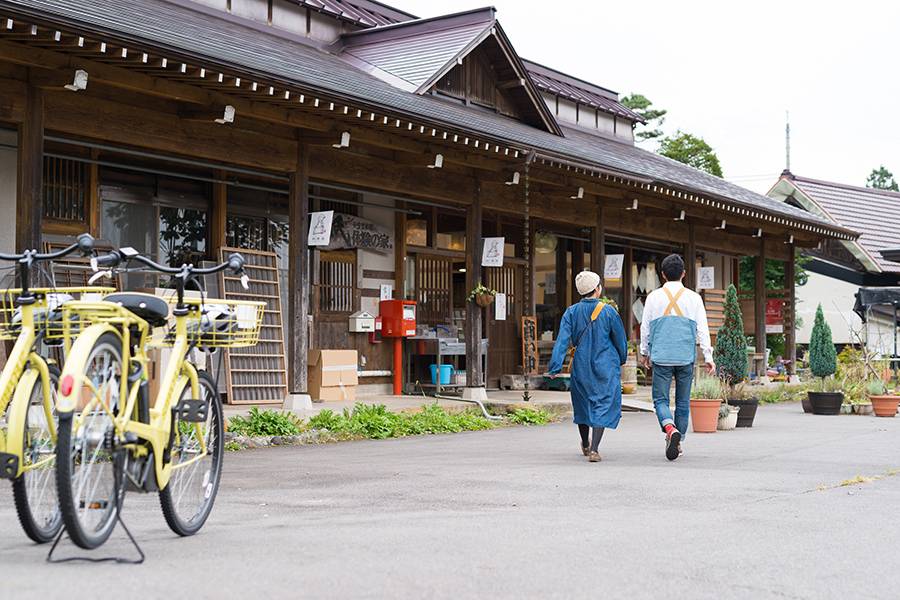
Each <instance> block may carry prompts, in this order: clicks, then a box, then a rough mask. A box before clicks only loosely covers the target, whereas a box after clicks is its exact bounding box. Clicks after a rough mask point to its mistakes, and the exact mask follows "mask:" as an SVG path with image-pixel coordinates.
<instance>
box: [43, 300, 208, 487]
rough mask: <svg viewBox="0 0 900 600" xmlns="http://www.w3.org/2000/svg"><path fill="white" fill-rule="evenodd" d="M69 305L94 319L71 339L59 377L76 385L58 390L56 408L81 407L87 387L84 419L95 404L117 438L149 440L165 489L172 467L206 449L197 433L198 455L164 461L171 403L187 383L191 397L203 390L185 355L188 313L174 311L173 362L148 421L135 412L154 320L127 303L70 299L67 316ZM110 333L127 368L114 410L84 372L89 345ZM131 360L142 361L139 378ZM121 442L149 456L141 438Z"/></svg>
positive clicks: (169, 435) (133, 451)
mask: <svg viewBox="0 0 900 600" xmlns="http://www.w3.org/2000/svg"><path fill="white" fill-rule="evenodd" d="M67 311H72V312H77V313H78V314H79V315H82V316H85V317H86V318H88V319H90V320H91V321H94V322H95V324H94V325H91V326H90V327H88V328H87V329H86V330H84V331H82V332H81V334H80V335H79V336H78V338H77V339H76V340H75V343H74V344H73V345H72V350H71V353H70V356H69V358H68V359H67V360H66V366H65V368H64V369H63V374H62V378H61V380H64V379H65V378H66V377H67V376H71V377H72V378H73V380H72V381H73V385H72V386H71V389H69V390H68V391H69V393H68V394H65V393H64V391H66V390H60V393H59V397H58V401H57V411H58V412H59V414H60V415H63V414H64V413H72V412H74V411H75V410H77V409H78V404H79V402H80V401H81V400H82V399H83V394H84V390H88V391H89V392H90V398H89V399H88V401H87V402H86V403H85V404H84V406H83V408H82V409H81V414H82V417H81V418H82V419H83V415H85V414H88V413H89V412H90V411H91V410H93V409H95V408H100V409H102V410H104V411H106V412H107V414H109V415H110V417H111V418H112V419H113V422H114V423H115V435H116V439H117V440H119V441H120V442H121V441H123V440H126V439H127V435H126V434H128V433H132V434H134V435H135V436H137V438H139V440H142V441H144V442H149V444H150V449H151V450H152V451H153V460H154V470H155V475H156V483H157V485H158V486H159V489H164V488H165V487H166V485H167V484H168V482H169V479H170V478H171V474H172V469H173V468H182V467H185V466H188V465H190V464H191V463H193V462H196V461H197V460H200V459H201V458H204V457H205V456H206V455H207V449H206V441H205V439H203V436H200V435H198V439H199V442H200V446H201V447H200V449H201V452H200V453H199V454H198V455H197V456H196V457H194V458H192V459H191V460H189V461H185V462H183V463H179V464H178V465H175V466H173V465H172V464H170V463H167V462H165V461H164V457H165V456H166V450H167V449H168V447H169V444H170V442H171V438H172V433H173V432H172V407H173V403H174V402H176V401H177V400H178V399H179V398H180V397H181V394H182V392H183V391H184V388H185V387H186V386H187V385H190V386H191V394H192V397H194V398H197V397H199V394H200V384H199V379H198V375H197V369H196V367H194V365H193V364H191V362H190V361H189V360H187V358H188V353H189V352H190V350H191V345H190V343H189V341H188V334H187V316H188V315H187V313H186V312H185V313H184V314H179V313H178V311H177V310H176V311H175V341H174V345H173V346H172V350H171V355H170V358H169V363H168V365H167V366H166V371H165V373H164V374H163V378H162V383H161V386H160V389H159V392H158V394H157V396H156V398H155V402H154V403H153V407H152V408H150V411H149V412H150V419H149V423H142V422H141V421H139V420H138V418H137V416H136V415H137V408H138V395H139V393H140V387H141V386H140V382H141V381H147V380H148V376H147V371H148V369H147V367H148V366H149V364H150V358H149V357H148V356H147V352H146V348H147V344H148V341H149V337H150V325H149V324H148V323H147V322H146V321H145V320H143V319H141V318H140V317H138V316H137V315H135V314H133V313H131V312H130V311H128V310H127V309H125V308H122V307H120V306H117V305H115V304H112V303H85V302H71V303H67V304H66V305H65V306H64V307H63V314H64V320H65V321H66V322H68V320H69V319H68V318H67V317H66V312H67ZM132 330H136V332H137V338H138V339H137V340H133V339H132ZM106 333H113V334H114V335H116V336H118V337H119V338H120V339H121V341H122V369H123V373H121V375H120V389H119V399H122V398H124V399H125V402H124V403H121V402H120V403H119V407H118V410H117V411H116V414H114V413H113V411H112V410H111V407H110V406H108V405H107V404H106V403H104V401H103V399H102V398H100V396H99V392H98V390H97V389H95V388H94V385H93V384H92V383H91V382H90V381H87V380H86V379H85V378H84V376H83V373H84V366H85V364H86V362H87V360H88V357H89V354H90V352H91V350H92V349H93V347H94V345H95V344H96V342H97V340H99V339H100V337H101V336H102V335H104V334H106ZM132 347H134V348H136V350H135V352H134V354H132ZM133 364H135V365H138V366H139V367H140V370H141V376H140V378H139V379H137V380H135V381H129V376H128V371H129V366H130V365H133ZM74 425H75V430H77V428H78V426H79V425H80V422H79V421H76V423H75V424H74ZM193 426H195V427H198V428H199V426H200V425H199V424H193ZM198 433H199V430H198ZM174 435H175V436H178V435H180V432H178V431H175V432H174ZM176 439H177V438H176ZM122 446H124V447H126V448H128V449H129V451H130V452H131V454H132V456H134V457H141V456H146V455H147V452H148V449H147V446H146V445H144V444H143V443H142V442H136V443H127V442H126V443H123V444H122Z"/></svg>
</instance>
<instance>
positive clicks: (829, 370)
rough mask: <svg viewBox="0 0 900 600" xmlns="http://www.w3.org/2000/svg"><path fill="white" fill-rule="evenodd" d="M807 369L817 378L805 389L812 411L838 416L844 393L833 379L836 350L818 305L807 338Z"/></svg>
mask: <svg viewBox="0 0 900 600" xmlns="http://www.w3.org/2000/svg"><path fill="white" fill-rule="evenodd" d="M809 370H810V372H811V373H812V374H813V376H814V377H817V378H818V381H817V382H816V383H815V384H814V385H813V386H812V387H811V388H810V390H809V391H808V392H807V394H808V395H809V403H810V405H811V406H812V411H813V414H816V415H838V414H840V413H841V405H842V404H843V403H844V392H843V390H842V389H841V386H840V384H839V382H837V381H836V380H835V379H834V374H835V372H836V371H837V353H836V352H835V349H834V342H833V341H832V338H831V327H829V326H828V323H827V322H826V321H825V313H824V312H822V305H821V304H819V307H818V308H817V309H816V321H815V323H814V324H813V330H812V334H811V335H810V338H809Z"/></svg>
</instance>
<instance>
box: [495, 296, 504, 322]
mask: <svg viewBox="0 0 900 600" xmlns="http://www.w3.org/2000/svg"><path fill="white" fill-rule="evenodd" d="M494 320H495V321H505V320H506V294H503V293H500V292H497V294H495V295H494Z"/></svg>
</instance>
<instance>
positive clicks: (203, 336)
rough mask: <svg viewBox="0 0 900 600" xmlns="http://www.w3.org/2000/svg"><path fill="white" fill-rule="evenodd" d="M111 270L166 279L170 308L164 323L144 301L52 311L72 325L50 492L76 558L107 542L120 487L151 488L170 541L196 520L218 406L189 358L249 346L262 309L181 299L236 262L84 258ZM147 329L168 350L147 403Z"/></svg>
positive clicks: (209, 380)
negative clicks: (137, 268) (193, 285)
mask: <svg viewBox="0 0 900 600" xmlns="http://www.w3.org/2000/svg"><path fill="white" fill-rule="evenodd" d="M122 263H124V265H125V269H126V270H127V269H128V265H129V264H132V263H141V264H142V265H143V267H141V268H143V269H146V268H149V269H151V270H153V271H157V272H160V273H165V274H169V275H173V276H174V277H173V281H174V284H175V303H174V305H173V306H172V307H171V317H170V306H169V303H168V302H167V301H166V300H164V299H162V298H160V297H157V296H154V295H150V294H143V293H116V294H111V295H109V296H107V297H106V298H105V299H104V300H103V301H101V302H95V303H85V302H75V303H70V304H68V305H65V306H64V307H63V313H64V314H63V323H64V324H66V325H69V324H80V325H77V328H78V329H79V333H78V335H77V339H76V340H75V341H74V343H73V344H72V350H71V352H70V354H69V356H68V358H67V359H66V364H65V367H64V368H63V372H62V376H61V378H60V385H59V399H58V402H57V412H58V414H59V443H58V444H57V465H58V468H57V490H58V493H59V504H60V510H61V512H62V518H63V522H64V523H65V526H66V531H67V532H68V534H69V537H70V538H71V539H72V541H73V542H74V543H75V544H76V545H78V546H80V547H81V548H84V549H93V548H96V547H98V546H99V545H101V544H103V543H104V542H105V541H106V540H107V539H108V538H109V535H110V534H111V533H112V530H113V529H114V527H115V524H116V518H117V517H118V515H119V513H120V511H121V507H122V502H123V500H124V494H125V491H126V489H129V490H134V491H142V492H155V491H158V492H159V498H160V504H161V506H162V511H163V515H164V517H165V520H166V523H167V524H168V525H169V527H170V528H171V529H172V530H173V531H174V532H175V533H177V534H179V535H182V536H187V535H193V534H194V533H196V532H197V531H199V530H200V528H201V527H202V526H203V524H204V523H205V522H206V519H207V517H208V516H209V514H210V511H211V510H212V506H213V503H214V501H215V498H216V493H217V491H218V487H219V481H220V479H221V475H222V451H223V437H224V432H223V427H224V423H223V415H222V402H221V398H220V396H219V393H218V388H217V386H216V382H215V380H214V379H213V377H212V376H210V374H209V373H207V372H205V371H201V370H199V369H198V368H197V367H196V366H195V365H194V364H193V362H192V361H191V360H190V355H191V352H192V350H193V349H204V348H210V349H212V348H223V347H232V348H233V347H243V346H251V345H255V344H256V342H257V341H258V339H259V330H260V325H261V321H262V315H263V307H264V306H265V304H264V303H262V302H239V301H233V300H208V299H204V298H202V297H201V298H185V287H186V286H187V285H188V284H189V283H190V282H191V281H192V280H194V279H195V278H197V277H198V276H202V275H211V274H214V273H218V272H219V271H223V270H225V269H229V270H231V271H233V272H235V273H242V271H243V265H244V259H243V258H242V257H241V255H239V254H232V255H231V256H230V257H229V259H228V261H227V262H225V263H223V264H220V265H218V266H215V267H211V268H206V269H199V268H194V267H193V265H183V266H182V267H179V268H172V267H167V266H164V265H159V264H156V263H155V262H153V261H152V260H150V259H149V258H147V257H144V256H141V255H140V254H138V253H137V252H135V251H134V250H133V249H131V248H122V249H119V250H115V251H113V252H112V253H110V254H107V255H104V256H102V257H98V258H96V259H94V268H95V269H97V270H99V269H101V268H102V267H109V268H110V271H108V273H110V274H111V273H112V272H114V270H115V269H116V268H117V267H118V266H119V265H120V264H122ZM101 272H102V271H101ZM242 280H243V281H245V282H246V276H244V277H243V278H242ZM172 320H174V324H172V323H171V321H172ZM154 328H157V332H158V333H159V332H160V331H161V333H162V335H161V337H159V340H160V343H161V345H165V346H169V347H171V351H170V352H169V358H168V364H167V365H166V366H165V371H164V373H163V375H162V379H161V383H160V387H159V392H158V393H157V395H156V398H155V400H154V402H153V403H152V404H151V399H150V397H149V396H150V394H149V380H148V367H149V363H150V359H149V357H148V354H147V349H148V347H149V346H150V342H151V338H152V333H153V329H154Z"/></svg>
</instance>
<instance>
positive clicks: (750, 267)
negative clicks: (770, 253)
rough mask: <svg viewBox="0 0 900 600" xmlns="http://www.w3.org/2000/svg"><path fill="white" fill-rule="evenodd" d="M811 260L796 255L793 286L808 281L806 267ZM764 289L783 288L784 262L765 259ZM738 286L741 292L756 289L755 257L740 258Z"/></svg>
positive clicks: (804, 283)
mask: <svg viewBox="0 0 900 600" xmlns="http://www.w3.org/2000/svg"><path fill="white" fill-rule="evenodd" d="M811 260H812V259H811V258H809V257H808V256H800V255H798V256H797V257H796V258H795V259H794V285H796V286H798V287H799V286H802V285H806V282H807V281H809V273H808V272H807V270H806V268H805V267H806V265H808V264H809V262H810V261H811ZM765 278H766V289H767V290H780V289H783V288H785V287H786V286H785V283H786V282H785V280H784V261H780V260H774V259H766V274H765ZM738 281H739V286H740V288H741V289H742V290H755V289H756V257H755V256H744V257H743V258H741V263H740V278H739V280H738Z"/></svg>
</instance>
